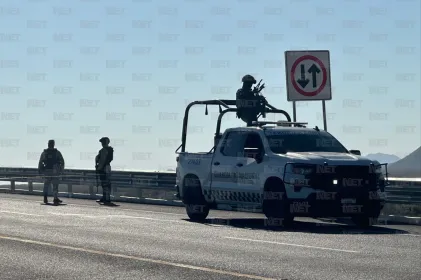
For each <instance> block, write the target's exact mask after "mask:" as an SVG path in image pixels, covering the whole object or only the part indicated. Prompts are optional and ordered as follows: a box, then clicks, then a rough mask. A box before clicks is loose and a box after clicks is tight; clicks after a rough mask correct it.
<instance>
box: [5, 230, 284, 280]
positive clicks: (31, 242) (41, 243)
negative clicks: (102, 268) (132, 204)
mask: <svg viewBox="0 0 421 280" xmlns="http://www.w3.org/2000/svg"><path fill="white" fill-rule="evenodd" d="M0 239H3V240H12V241H19V242H23V243H30V244H35V245H42V246H49V247H55V248H60V249H68V250H73V251H79V252H84V253H91V254H96V255H102V256H109V257H116V258H123V259H130V260H136V261H141V262H148V263H155V264H161V265H167V266H175V267H180V268H188V269H193V270H199V271H203V272H211V273H218V274H223V275H229V276H234V277H244V278H248V279H257V280H276V279H275V278H268V277H263V276H257V275H250V274H244V273H237V272H232V271H227V270H218V269H213V268H208V267H201V266H195V265H188V264H182V263H177V262H170V261H162V260H156V259H149V258H142V257H136V256H129V255H123V254H115V253H109V252H105V251H98V250H92V249H87V248H81V247H73V246H66V245H60V244H54V243H48V242H42V241H35V240H30V239H24V238H17V237H10V236H2V235H0Z"/></svg>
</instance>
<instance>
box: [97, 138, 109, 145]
mask: <svg viewBox="0 0 421 280" xmlns="http://www.w3.org/2000/svg"><path fill="white" fill-rule="evenodd" d="M99 142H101V143H104V144H109V143H110V138H108V137H102V138H101V139H99Z"/></svg>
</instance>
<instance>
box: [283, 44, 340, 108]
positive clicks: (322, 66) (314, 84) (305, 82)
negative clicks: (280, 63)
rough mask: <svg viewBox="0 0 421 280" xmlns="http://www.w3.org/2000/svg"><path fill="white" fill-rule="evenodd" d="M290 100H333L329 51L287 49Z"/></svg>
mask: <svg viewBox="0 0 421 280" xmlns="http://www.w3.org/2000/svg"><path fill="white" fill-rule="evenodd" d="M285 71H286V83H287V99H288V101H302V100H331V99H332V90H331V82H330V56H329V51H286V52H285Z"/></svg>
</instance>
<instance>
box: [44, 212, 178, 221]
mask: <svg viewBox="0 0 421 280" xmlns="http://www.w3.org/2000/svg"><path fill="white" fill-rule="evenodd" d="M49 214H51V215H55V216H75V217H80V218H92V219H100V218H122V219H140V220H150V221H158V222H166V223H167V222H170V223H183V221H178V220H164V219H155V218H149V217H141V216H129V215H86V214H71V213H54V212H52V213H49Z"/></svg>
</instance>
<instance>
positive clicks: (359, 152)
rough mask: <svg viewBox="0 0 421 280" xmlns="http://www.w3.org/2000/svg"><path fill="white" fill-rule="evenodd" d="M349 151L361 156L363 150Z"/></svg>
mask: <svg viewBox="0 0 421 280" xmlns="http://www.w3.org/2000/svg"><path fill="white" fill-rule="evenodd" d="M349 152H350V153H351V154H353V155H357V156H360V155H361V151H360V150H349Z"/></svg>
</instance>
